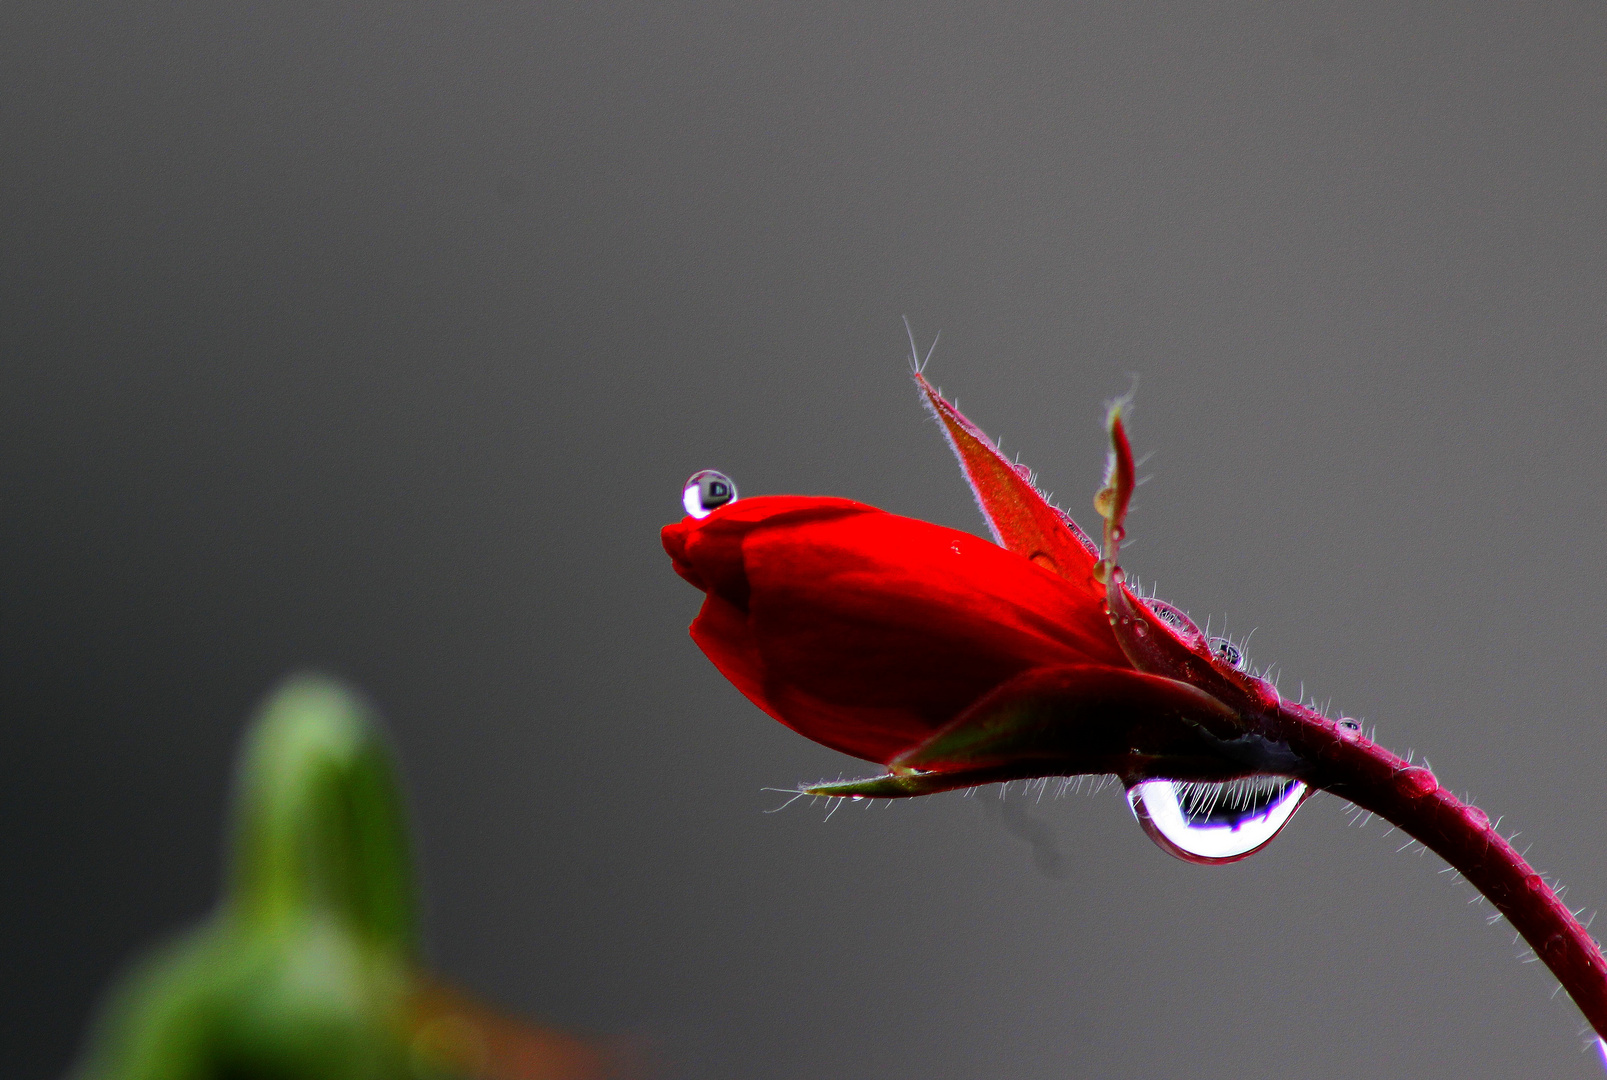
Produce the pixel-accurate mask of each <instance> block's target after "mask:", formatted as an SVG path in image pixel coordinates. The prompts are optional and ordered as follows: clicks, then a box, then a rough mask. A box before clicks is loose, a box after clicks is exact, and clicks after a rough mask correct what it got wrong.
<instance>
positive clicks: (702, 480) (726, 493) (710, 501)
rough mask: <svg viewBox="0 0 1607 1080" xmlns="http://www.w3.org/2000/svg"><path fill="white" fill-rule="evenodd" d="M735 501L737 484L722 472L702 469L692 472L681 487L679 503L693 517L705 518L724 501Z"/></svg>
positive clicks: (724, 502)
mask: <svg viewBox="0 0 1607 1080" xmlns="http://www.w3.org/2000/svg"><path fill="white" fill-rule="evenodd" d="M736 501H737V486H736V485H735V484H733V483H732V482H731V478H730V477H729V476H727V475H725V474H724V473H719V472H715V471H714V470H713V469H704V470H703V471H702V472H697V473H693V474H692V475H691V477H690V478H689V479H688V480H687V481H686V487H684V488H683V489H681V505H682V506H684V507H686V512H687V513H688V514H691V515H692V516H693V517H695V518H706V517H708V516H709V515H710V514H712V513H714V511H716V510H718V509H719V508H720V507H722V506H724V505H725V504H726V503H734V502H736Z"/></svg>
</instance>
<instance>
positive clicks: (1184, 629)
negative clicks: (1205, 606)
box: [1144, 596, 1204, 640]
mask: <svg viewBox="0 0 1607 1080" xmlns="http://www.w3.org/2000/svg"><path fill="white" fill-rule="evenodd" d="M1144 606H1145V607H1147V608H1149V609H1150V610H1151V611H1153V612H1154V613H1155V617H1156V618H1157V619H1159V620H1161V622H1163V623H1165V624H1166V625H1167V626H1169V627H1171V628H1172V629H1173V630H1176V631H1177V632H1178V633H1179V634H1181V635H1182V636H1183V637H1184V639H1186V640H1192V639H1196V638H1200V637H1202V636H1204V635H1202V634H1201V633H1200V628H1199V627H1198V626H1195V625H1194V620H1193V619H1191V618H1189V617H1188V616H1187V615H1185V614H1183V613H1182V612H1181V611H1179V610H1178V609H1177V608H1175V607H1173V606H1172V605H1171V604H1168V603H1167V602H1166V601H1165V600H1157V599H1155V598H1154V597H1153V596H1151V597H1147V598H1146V599H1145V600H1144Z"/></svg>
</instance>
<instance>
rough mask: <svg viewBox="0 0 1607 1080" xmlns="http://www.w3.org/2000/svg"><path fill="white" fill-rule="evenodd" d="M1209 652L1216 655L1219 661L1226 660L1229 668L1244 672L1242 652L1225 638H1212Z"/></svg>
mask: <svg viewBox="0 0 1607 1080" xmlns="http://www.w3.org/2000/svg"><path fill="white" fill-rule="evenodd" d="M1211 651H1212V652H1214V653H1216V655H1217V656H1218V657H1220V658H1221V659H1223V660H1226V661H1227V662H1228V664H1229V666H1231V667H1233V668H1234V669H1235V670H1237V671H1243V670H1244V665H1245V659H1244V650H1242V649H1240V648H1239V647H1238V646H1237V645H1235V644H1233V642H1231V641H1229V640H1228V639H1227V638H1225V637H1214V638H1212V639H1211Z"/></svg>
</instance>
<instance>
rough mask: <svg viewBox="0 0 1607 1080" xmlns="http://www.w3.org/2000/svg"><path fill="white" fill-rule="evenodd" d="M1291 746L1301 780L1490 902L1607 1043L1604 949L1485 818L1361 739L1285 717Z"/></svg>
mask: <svg viewBox="0 0 1607 1080" xmlns="http://www.w3.org/2000/svg"><path fill="white" fill-rule="evenodd" d="M1282 719H1284V720H1285V721H1286V723H1287V722H1288V721H1291V720H1292V721H1294V723H1292V724H1289V725H1288V727H1289V728H1293V729H1294V730H1288V729H1287V728H1286V733H1287V734H1288V735H1289V736H1290V740H1289V741H1290V748H1291V749H1293V750H1294V751H1295V752H1296V753H1297V754H1300V756H1302V757H1303V758H1305V759H1306V760H1307V761H1308V762H1315V763H1316V764H1315V765H1314V767H1313V769H1312V771H1311V772H1310V773H1309V774H1307V777H1306V778H1307V779H1308V780H1309V781H1310V782H1311V783H1312V785H1313V786H1314V787H1319V788H1322V789H1324V790H1327V791H1331V792H1333V793H1334V794H1335V795H1338V796H1340V797H1342V798H1345V799H1348V800H1349V801H1351V802H1353V803H1355V804H1356V805H1357V806H1359V807H1361V808H1363V809H1365V810H1370V811H1372V812H1373V813H1375V814H1377V815H1378V816H1379V817H1381V818H1383V819H1384V820H1386V821H1388V822H1390V823H1392V824H1393V825H1395V826H1396V827H1397V828H1399V829H1400V830H1401V831H1402V832H1404V833H1406V834H1407V835H1409V836H1411V837H1412V838H1413V839H1415V840H1417V841H1419V842H1421V843H1422V844H1423V845H1425V846H1426V847H1427V848H1428V849H1429V850H1430V851H1433V852H1434V853H1435V854H1436V855H1438V856H1440V858H1442V859H1444V860H1445V861H1446V862H1448V863H1450V864H1451V865H1452V866H1453V867H1455V868H1456V869H1457V870H1459V871H1461V873H1462V876H1463V877H1465V878H1467V879H1468V881H1470V882H1471V883H1472V884H1473V887H1474V888H1476V889H1478V890H1479V892H1481V893H1483V894H1484V895H1485V896H1486V897H1488V898H1489V900H1490V902H1491V903H1493V904H1494V905H1495V907H1496V910H1497V911H1499V912H1501V914H1502V915H1504V916H1506V918H1507V920H1508V921H1509V922H1511V923H1512V925H1513V927H1514V929H1516V930H1517V931H1518V933H1520V934H1522V935H1523V938H1524V940H1525V941H1527V942H1528V943H1529V945H1530V946H1531V947H1532V948H1533V949H1534V952H1535V955H1536V956H1537V957H1539V958H1540V959H1541V960H1543V961H1545V964H1546V966H1547V967H1549V968H1550V969H1551V972H1552V974H1554V975H1555V976H1556V977H1557V979H1558V980H1559V981H1560V982H1561V983H1562V985H1563V988H1564V989H1566V990H1567V991H1568V993H1569V995H1570V996H1571V997H1572V998H1573V999H1574V1003H1575V1004H1577V1005H1578V1006H1579V1010H1580V1011H1581V1012H1583V1013H1584V1014H1585V1019H1587V1020H1589V1021H1590V1025H1591V1026H1592V1027H1593V1028H1595V1029H1596V1033H1597V1034H1598V1035H1601V1036H1604V1037H1607V959H1604V958H1603V956H1602V951H1601V946H1600V945H1598V944H1597V943H1596V941H1595V939H1594V938H1592V937H1591V936H1590V934H1589V933H1588V932H1587V931H1586V930H1585V928H1584V926H1582V925H1581V924H1580V923H1579V920H1578V919H1576V918H1574V916H1573V913H1572V912H1570V911H1569V910H1568V908H1567V907H1566V906H1565V905H1564V904H1563V902H1562V901H1561V900H1560V899H1558V897H1557V894H1556V891H1555V890H1554V889H1552V887H1551V886H1550V885H1548V884H1546V882H1545V881H1543V880H1542V879H1541V877H1540V875H1539V874H1538V873H1536V872H1535V869H1534V867H1532V866H1530V865H1529V864H1528V863H1527V862H1526V861H1524V858H1523V856H1522V855H1520V854H1518V852H1517V850H1516V849H1514V848H1513V846H1512V845H1511V844H1509V843H1507V841H1506V840H1504V839H1502V838H1501V836H1500V834H1498V833H1497V832H1496V831H1495V828H1494V826H1493V825H1492V824H1491V823H1490V818H1489V816H1488V815H1487V814H1485V812H1484V811H1483V810H1480V809H1479V808H1478V807H1476V806H1472V805H1470V804H1468V803H1465V802H1463V801H1461V800H1460V799H1458V798H1457V797H1456V796H1454V795H1452V794H1451V793H1450V792H1449V791H1447V790H1446V789H1445V788H1442V787H1441V786H1440V785H1439V781H1438V780H1436V779H1435V777H1434V774H1433V773H1432V772H1430V771H1429V770H1428V769H1427V768H1424V767H1422V766H1419V765H1412V764H1409V763H1408V762H1406V761H1404V760H1403V759H1401V758H1399V757H1397V756H1396V755H1394V754H1392V753H1390V752H1389V751H1388V750H1386V749H1384V748H1383V747H1381V746H1379V745H1378V744H1376V743H1374V742H1372V741H1371V740H1369V739H1366V738H1364V737H1362V736H1361V735H1360V733H1358V732H1351V731H1346V730H1345V729H1343V728H1339V727H1337V726H1332V727H1329V726H1327V725H1321V726H1319V725H1317V724H1313V723H1311V722H1310V721H1308V720H1305V719H1304V718H1297V717H1294V716H1290V715H1289V714H1288V713H1285V714H1284V716H1283V717H1282Z"/></svg>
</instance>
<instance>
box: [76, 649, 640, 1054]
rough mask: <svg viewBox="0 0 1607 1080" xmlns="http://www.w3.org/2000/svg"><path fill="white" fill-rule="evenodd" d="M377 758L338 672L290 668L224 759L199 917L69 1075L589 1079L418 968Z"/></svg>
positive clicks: (560, 1044) (385, 770) (393, 810)
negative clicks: (228, 820) (221, 882)
mask: <svg viewBox="0 0 1607 1080" xmlns="http://www.w3.org/2000/svg"><path fill="white" fill-rule="evenodd" d="M415 910H416V909H415V903H414V896H413V887H412V874H411V867H410V858H409V848H408V842H407V830H406V823H405V820H404V815H403V811H402V802H401V796H400V793H399V791H398V789H397V784H396V776H395V768H394V764H393V762H392V758H391V753H390V749H389V747H388V745H387V744H386V742H385V740H384V738H383V737H382V735H381V734H380V731H379V728H378V726H377V725H376V723H375V721H374V719H373V717H372V715H371V713H370V711H369V709H368V708H367V706H366V705H365V704H364V702H363V701H362V700H361V698H359V697H358V696H357V695H356V694H355V693H353V692H352V691H350V690H348V689H347V688H345V687H344V686H342V685H341V684H340V683H337V682H334V681H333V680H330V679H326V678H321V677H317V676H310V675H301V676H296V677H293V678H291V679H289V680H287V681H286V682H285V683H284V684H283V685H282V686H280V687H279V689H278V690H277V691H275V692H274V693H273V694H272V695H271V696H270V697H269V699H268V701H267V703H266V704H265V705H264V706H263V708H262V711H261V713H260V715H259V717H258V719H257V721H256V722H255V724H254V725H253V726H252V729H251V732H250V734H249V736H248V738H247V741H246V746H245V749H244V752H243V753H242V755H241V758H240V765H239V772H238V776H237V780H236V789H235V805H234V828H233V844H232V849H231V857H230V865H229V875H228V885H227V888H226V890H225V895H224V897H223V899H222V901H221V903H220V904H219V906H218V909H217V910H216V911H215V912H214V913H213V915H212V916H211V917H210V918H209V919H208V920H207V921H206V922H204V923H203V924H202V925H200V926H199V927H196V928H195V929H193V930H191V931H190V932H188V933H187V934H184V935H182V936H181V937H179V938H178V939H176V940H175V941H173V942H171V943H169V944H168V945H167V946H165V947H163V948H160V949H158V950H156V951H155V952H154V953H153V955H151V956H150V957H148V958H147V959H146V960H144V961H143V962H142V963H141V964H139V965H137V966H136V967H135V968H134V970H132V971H131V972H130V973H129V974H128V975H127V976H126V977H125V978H124V979H123V981H122V982H121V984H120V985H119V986H118V987H117V988H116V989H115V990H114V992H113V993H112V994H111V995H110V997H109V999H108V1002H107V1004H106V1006H105V1008H104V1010H103V1013H102V1015H101V1016H100V1018H99V1020H98V1021H97V1023H96V1026H95V1029H94V1030H93V1031H92V1032H91V1036H90V1039H89V1043H88V1046H87V1049H86V1051H85V1053H84V1056H83V1058H82V1059H81V1061H80V1062H79V1064H78V1067H77V1069H76V1070H75V1072H74V1074H73V1080H445V1078H448V1077H483V1078H494V1080H601V1078H603V1077H605V1076H608V1075H612V1074H614V1069H613V1067H612V1065H611V1063H610V1057H609V1055H607V1054H604V1053H603V1052H601V1051H599V1050H597V1049H596V1048H594V1047H592V1046H591V1045H590V1044H588V1043H586V1042H584V1041H582V1040H579V1039H575V1038H572V1037H570V1036H567V1035H563V1034H560V1033H557V1032H547V1031H542V1030H540V1029H534V1028H530V1027H529V1026H527V1025H524V1024H521V1023H519V1022H516V1021H513V1020H509V1019H506V1018H503V1017H500V1016H498V1015H497V1014H495V1013H494V1012H492V1011H491V1010H488V1009H486V1008H484V1007H483V1006H480V1005H478V1004H477V1003H475V1002H473V1001H472V999H470V998H468V997H467V996H466V995H463V994H460V993H458V992H457V991H453V990H450V989H449V988H447V987H445V986H444V985H443V984H441V983H440V982H438V981H437V980H435V979H433V978H431V977H429V976H427V975H425V974H424V973H423V972H422V971H421V970H420V969H419V968H418V966H417V950H418V935H417V928H416V925H415Z"/></svg>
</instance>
